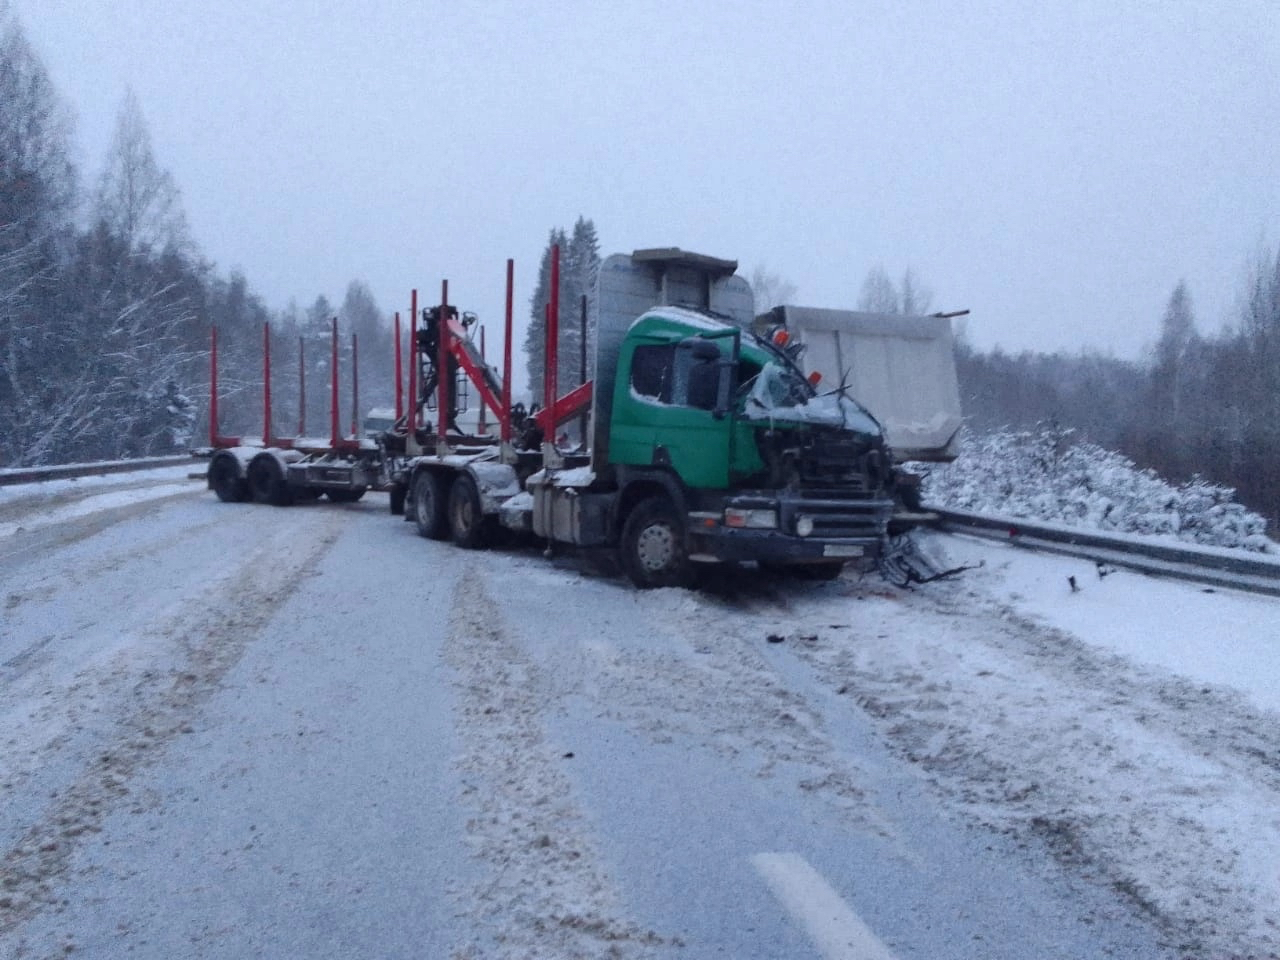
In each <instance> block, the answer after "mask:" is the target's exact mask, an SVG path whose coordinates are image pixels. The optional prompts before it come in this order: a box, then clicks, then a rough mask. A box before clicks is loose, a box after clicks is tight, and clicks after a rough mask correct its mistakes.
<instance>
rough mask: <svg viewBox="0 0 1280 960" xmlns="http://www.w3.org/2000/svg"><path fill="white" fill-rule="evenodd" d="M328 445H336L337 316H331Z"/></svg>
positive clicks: (337, 437) (337, 438)
mask: <svg viewBox="0 0 1280 960" xmlns="http://www.w3.org/2000/svg"><path fill="white" fill-rule="evenodd" d="M329 393H330V395H329V445H330V446H332V447H336V446H337V445H338V440H339V435H338V318H337V317H334V318H333V349H332V356H331V358H330V362H329Z"/></svg>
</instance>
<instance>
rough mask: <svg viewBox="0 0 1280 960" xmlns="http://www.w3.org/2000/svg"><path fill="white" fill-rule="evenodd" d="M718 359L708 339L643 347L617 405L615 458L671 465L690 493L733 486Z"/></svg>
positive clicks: (717, 350) (637, 352)
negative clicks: (718, 408) (719, 413)
mask: <svg viewBox="0 0 1280 960" xmlns="http://www.w3.org/2000/svg"><path fill="white" fill-rule="evenodd" d="M719 356H720V348H719V346H718V345H717V344H715V343H714V342H713V341H709V340H700V341H699V342H698V344H692V343H691V342H690V341H689V340H685V341H682V342H680V343H661V344H639V345H637V346H636V347H635V348H634V352H633V353H632V355H631V357H630V361H631V362H630V371H629V382H628V383H627V391H626V395H625V396H623V394H622V391H621V390H619V391H618V396H617V399H616V400H615V404H614V410H613V415H614V423H613V430H612V439H611V441H610V459H611V460H613V462H615V463H630V464H636V465H643V466H649V465H669V466H670V467H671V468H672V469H674V470H675V472H676V473H677V474H678V475H679V476H680V479H681V480H683V481H684V483H685V485H686V486H689V487H697V488H703V489H712V490H721V489H724V488H725V487H727V486H728V485H729V436H730V428H731V426H732V421H731V419H730V418H728V417H722V418H717V417H716V416H715V415H714V412H713V411H714V409H715V405H716V389H717V384H718V380H719V376H720V366H719V363H718V360H719ZM620 386H621V385H620Z"/></svg>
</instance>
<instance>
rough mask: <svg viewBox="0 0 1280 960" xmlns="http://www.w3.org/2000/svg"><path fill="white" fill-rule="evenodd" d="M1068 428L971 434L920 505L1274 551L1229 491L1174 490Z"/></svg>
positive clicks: (1260, 525)
mask: <svg viewBox="0 0 1280 960" xmlns="http://www.w3.org/2000/svg"><path fill="white" fill-rule="evenodd" d="M1073 433H1074V431H1072V430H1064V429H1060V428H1054V427H1045V428H1043V429H1039V430H1036V431H1031V432H1019V433H1015V432H1007V431H1000V432H995V433H989V434H982V435H978V434H973V433H968V434H966V435H965V437H964V438H963V441H962V443H961V451H962V452H961V455H960V458H959V459H958V460H956V461H955V462H954V463H950V464H945V465H933V464H930V465H928V466H927V468H926V466H925V465H919V467H920V468H919V469H918V472H920V473H925V472H926V470H927V472H928V476H927V478H926V479H925V481H924V491H923V493H924V501H925V503H927V504H931V505H934V506H938V507H944V508H949V509H953V510H970V511H973V512H975V513H985V514H1000V515H1003V516H1010V517H1026V518H1028V519H1036V520H1045V521H1049V522H1054V523H1064V524H1068V525H1071V526H1078V527H1093V528H1096V529H1099V530H1113V531H1117V532H1121V533H1139V534H1150V535H1164V536H1171V537H1176V538H1177V539H1179V540H1187V541H1191V542H1193V543H1200V544H1207V545H1210V546H1218V547H1238V548H1242V549H1246V550H1256V551H1260V552H1266V553H1275V552H1280V546H1278V545H1277V544H1276V543H1275V542H1274V541H1272V540H1270V539H1269V538H1268V537H1267V535H1266V528H1267V521H1266V520H1265V519H1264V518H1263V517H1261V516H1259V515H1258V514H1256V513H1254V512H1252V511H1251V510H1249V509H1247V508H1246V507H1245V506H1244V505H1242V504H1239V503H1235V502H1233V501H1234V499H1235V490H1233V489H1232V488H1230V487H1223V486H1219V485H1217V484H1213V483H1209V482H1207V481H1205V480H1202V479H1199V478H1196V479H1193V480H1190V481H1188V482H1186V483H1181V484H1171V483H1169V482H1168V481H1166V480H1163V479H1161V478H1160V477H1159V476H1157V475H1156V473H1155V472H1154V471H1152V470H1143V469H1139V468H1138V467H1137V466H1136V465H1135V464H1134V463H1133V461H1132V460H1129V459H1128V458H1127V457H1124V456H1121V455H1120V454H1118V453H1115V452H1113V451H1110V450H1104V449H1103V448H1102V447H1099V446H1097V445H1095V444H1092V443H1086V442H1083V441H1078V440H1075V439H1074V438H1073V437H1072V434H1073Z"/></svg>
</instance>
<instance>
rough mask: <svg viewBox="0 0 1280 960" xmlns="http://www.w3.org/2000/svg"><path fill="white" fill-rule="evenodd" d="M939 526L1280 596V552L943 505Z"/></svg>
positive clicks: (933, 509) (1163, 575)
mask: <svg viewBox="0 0 1280 960" xmlns="http://www.w3.org/2000/svg"><path fill="white" fill-rule="evenodd" d="M928 509H930V510H931V511H932V512H933V513H935V514H937V516H938V520H937V522H936V526H937V527H938V529H941V530H946V531H949V532H952V533H968V534H973V535H976V536H981V537H988V538H990V539H994V540H1002V541H1004V542H1005V543H1010V544H1013V545H1014V546H1018V547H1024V548H1026V549H1029V550H1038V551H1041V552H1045V553H1059V554H1064V555H1067V556H1072V557H1081V558H1084V559H1087V560H1093V561H1095V562H1098V563H1107V564H1111V565H1112V566H1115V567H1120V568H1124V569H1127V570H1137V571H1140V572H1142V573H1149V574H1154V575H1156V576H1162V577H1173V578H1175V579H1179V580H1189V581H1192V582H1195V583H1204V584H1210V585H1213V586H1219V587H1230V588H1232V589H1235V590H1247V591H1249V592H1252V593H1264V594H1269V595H1270V596H1280V557H1277V556H1274V555H1270V554H1257V553H1246V552H1244V551H1241V550H1229V549H1225V548H1221V547H1198V546H1193V545H1190V544H1187V545H1181V544H1166V543H1157V542H1153V541H1151V540H1148V539H1146V538H1139V537H1136V536H1133V535H1125V534H1108V533H1104V532H1101V531H1098V530H1084V529H1081V528H1079V527H1068V526H1065V525H1062V524H1052V523H1044V522H1038V521H1035V520H1024V519H1021V518H1018V517H992V516H985V515H982V514H976V513H968V512H966V511H962V510H941V509H937V508H933V507H930V508H928Z"/></svg>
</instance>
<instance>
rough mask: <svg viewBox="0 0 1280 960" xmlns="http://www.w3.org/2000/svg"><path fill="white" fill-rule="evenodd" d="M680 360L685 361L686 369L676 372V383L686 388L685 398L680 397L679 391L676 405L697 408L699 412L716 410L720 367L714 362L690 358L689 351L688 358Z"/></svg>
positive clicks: (678, 391)
mask: <svg viewBox="0 0 1280 960" xmlns="http://www.w3.org/2000/svg"><path fill="white" fill-rule="evenodd" d="M680 359H683V360H684V361H685V362H684V364H683V366H685V369H684V370H678V371H677V372H676V381H677V382H678V383H682V385H683V386H684V388H685V389H684V391H683V392H684V393H685V396H684V397H681V396H679V394H680V393H681V392H682V391H680V390H677V391H676V394H677V396H676V403H680V404H682V405H684V406H689V407H697V408H698V409H699V410H713V409H715V405H716V387H717V384H718V382H719V379H720V370H719V367H717V366H716V364H715V363H713V362H708V361H706V360H695V359H693V358H692V357H688V356H687V351H686V356H685V357H682V358H680ZM677 363H679V360H677ZM681 374H683V376H681Z"/></svg>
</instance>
